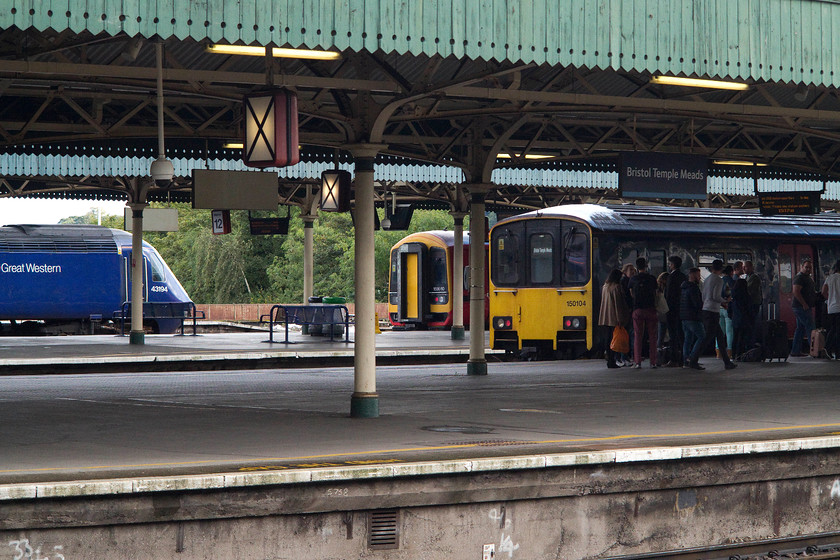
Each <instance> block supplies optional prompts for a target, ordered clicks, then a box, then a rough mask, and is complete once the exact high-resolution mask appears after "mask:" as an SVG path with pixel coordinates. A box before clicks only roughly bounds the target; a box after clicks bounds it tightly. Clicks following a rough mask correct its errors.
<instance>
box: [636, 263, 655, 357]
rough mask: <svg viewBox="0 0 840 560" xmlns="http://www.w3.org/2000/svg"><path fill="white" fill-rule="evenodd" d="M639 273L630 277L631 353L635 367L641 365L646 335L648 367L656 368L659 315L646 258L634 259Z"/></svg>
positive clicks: (652, 280) (652, 278) (652, 279)
mask: <svg viewBox="0 0 840 560" xmlns="http://www.w3.org/2000/svg"><path fill="white" fill-rule="evenodd" d="M636 269H637V270H638V271H639V273H638V274H637V275H636V276H634V277H633V278H631V279H630V284H629V288H630V293H631V295H632V296H633V335H634V336H633V354H634V357H635V362H636V363H635V365H634V366H633V367H634V368H636V369H641V367H642V341H643V340H644V336H645V333H647V336H648V347H649V349H650V350H649V352H650V354H649V357H650V367H651V368H653V369H656V367H657V362H656V338H657V331H658V329H659V317H658V315H657V313H656V286H657V284H656V278H654V277H653V275H651V274H650V273H649V272H648V263H647V259H645V258H644V257H639V258H638V259H636Z"/></svg>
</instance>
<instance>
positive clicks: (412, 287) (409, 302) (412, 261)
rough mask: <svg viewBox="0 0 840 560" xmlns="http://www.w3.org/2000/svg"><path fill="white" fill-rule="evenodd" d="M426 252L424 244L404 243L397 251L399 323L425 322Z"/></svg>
mask: <svg viewBox="0 0 840 560" xmlns="http://www.w3.org/2000/svg"><path fill="white" fill-rule="evenodd" d="M426 251H427V249H426V246H425V245H423V244H422V243H404V244H403V245H400V247H399V249H397V258H398V259H399V261H398V262H399V264H398V266H399V270H398V276H397V282H398V286H397V297H398V301H397V321H399V322H400V323H422V322H423V315H424V313H425V309H426V305H427V303H426V301H425V297H424V296H425V292H426V290H425V285H424V284H425V282H424V274H423V271H424V270H425V267H424V266H423V265H424V260H425V259H426Z"/></svg>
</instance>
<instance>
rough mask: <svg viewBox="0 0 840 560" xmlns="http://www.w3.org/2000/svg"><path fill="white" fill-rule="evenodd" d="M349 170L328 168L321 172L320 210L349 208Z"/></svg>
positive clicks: (344, 210) (341, 210)
mask: <svg viewBox="0 0 840 560" xmlns="http://www.w3.org/2000/svg"><path fill="white" fill-rule="evenodd" d="M350 183H351V178H350V172H349V171H345V170H343V169H328V170H327V171H324V172H323V173H321V210H323V211H324V212H347V211H348V210H350Z"/></svg>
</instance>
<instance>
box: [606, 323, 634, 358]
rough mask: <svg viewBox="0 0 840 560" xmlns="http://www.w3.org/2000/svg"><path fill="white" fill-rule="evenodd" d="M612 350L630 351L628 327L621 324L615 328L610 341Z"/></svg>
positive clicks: (619, 351) (622, 352)
mask: <svg viewBox="0 0 840 560" xmlns="http://www.w3.org/2000/svg"><path fill="white" fill-rule="evenodd" d="M610 350H612V351H613V352H618V353H619V354H627V353H628V352H630V335H629V334H627V329H625V328H624V327H622V326H621V325H618V326H616V327H615V328H614V329H613V337H612V340H611V341H610Z"/></svg>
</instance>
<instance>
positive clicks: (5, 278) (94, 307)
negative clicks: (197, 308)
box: [0, 225, 194, 334]
mask: <svg viewBox="0 0 840 560" xmlns="http://www.w3.org/2000/svg"><path fill="white" fill-rule="evenodd" d="M131 252H132V251H131V235H130V234H128V233H127V232H125V231H120V230H115V229H109V228H106V227H101V226H89V225H11V226H4V227H0V320H2V321H10V324H9V325H7V327H6V329H4V330H12V327H20V326H21V325H20V322H21V321H23V322H24V323H23V324H24V325H26V327H27V330H26V331H25V332H33V331H37V332H45V333H51V334H55V333H77V332H78V333H81V332H90V331H91V327H92V325H94V324H97V323H100V322H105V323H107V322H109V321H114V320H115V319H116V318H118V317H120V314H121V313H125V314H126V315H127V314H128V313H129V308H128V306H127V301H128V299H129V295H130V294H131V273H130V263H131ZM143 262H144V271H143V278H144V288H143V301H144V304H143V315H144V327H145V328H146V329H147V330H148V331H150V332H156V333H157V332H159V333H170V332H174V331H175V330H176V329H177V328H178V327H180V326H181V319H180V318H181V317H187V316H190V314H191V313H193V312H194V306H193V304H192V302H191V301H190V298H189V296H188V295H187V293H186V291H185V290H184V288H183V287H182V286H181V284H180V283H179V282H178V279H177V278H176V277H175V275H174V274H173V273H172V271H171V270H170V269H169V267H168V266H167V265H166V263H165V262H164V261H163V259H162V258H161V256H160V254H158V252H157V251H156V250H155V249H154V247H152V246H151V245H149V244H148V243H144V245H143Z"/></svg>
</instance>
